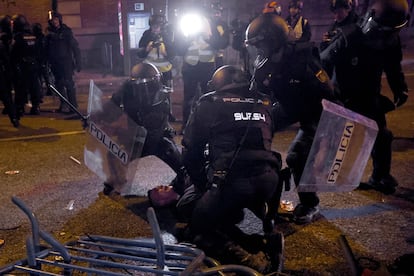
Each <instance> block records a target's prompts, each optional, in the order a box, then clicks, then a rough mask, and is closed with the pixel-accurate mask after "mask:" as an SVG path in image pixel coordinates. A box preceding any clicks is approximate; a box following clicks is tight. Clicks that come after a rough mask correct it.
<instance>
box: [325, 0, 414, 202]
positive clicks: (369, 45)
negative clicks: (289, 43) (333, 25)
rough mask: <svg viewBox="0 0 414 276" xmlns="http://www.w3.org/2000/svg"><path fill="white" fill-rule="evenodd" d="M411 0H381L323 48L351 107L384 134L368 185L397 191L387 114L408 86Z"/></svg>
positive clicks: (374, 153)
mask: <svg viewBox="0 0 414 276" xmlns="http://www.w3.org/2000/svg"><path fill="white" fill-rule="evenodd" d="M407 21H408V4H407V1H405V0H377V1H375V2H374V3H373V5H372V6H371V8H370V9H369V11H368V12H367V13H366V14H365V16H364V17H363V19H362V20H361V21H360V22H358V24H353V26H352V27H353V28H349V29H348V30H347V32H346V33H343V35H341V36H337V37H336V39H335V40H334V41H332V42H331V44H330V45H329V46H328V47H327V48H326V49H325V50H324V51H322V52H321V59H322V61H323V64H324V66H325V67H326V68H334V71H332V72H330V73H331V74H335V79H334V81H335V85H336V86H337V87H338V88H339V91H340V96H341V99H342V101H343V102H344V104H345V106H346V107H348V108H349V109H351V110H353V111H356V112H358V113H360V114H362V115H365V116H367V117H369V118H371V119H373V120H375V121H376V122H377V124H378V128H379V131H378V135H377V139H376V141H375V144H374V148H373V150H372V153H371V157H372V161H373V172H372V175H371V177H370V178H369V180H368V183H367V184H362V185H361V186H360V187H361V188H363V189H366V188H370V189H376V190H379V191H381V192H383V193H385V194H390V193H393V192H394V191H395V187H396V186H397V185H398V182H397V180H396V179H395V178H394V177H393V176H392V175H391V174H390V170H391V157H392V149H391V144H392V140H393V135H392V132H391V131H390V130H389V129H388V128H387V124H386V117H385V113H386V112H388V111H391V110H393V109H394V108H395V107H399V106H401V105H403V104H404V103H405V102H406V100H407V97H408V93H407V91H408V88H407V84H406V82H405V78H404V73H403V72H402V67H401V60H402V50H401V43H400V38H399V31H400V30H401V29H402V28H403V27H404V26H405V24H407ZM383 73H385V74H386V77H387V80H388V83H389V85H390V88H391V91H392V93H393V95H394V99H393V100H394V103H393V102H392V101H391V100H389V99H388V98H387V97H385V96H384V95H381V77H382V74H383Z"/></svg>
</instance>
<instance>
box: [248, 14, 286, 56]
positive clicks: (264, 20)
mask: <svg viewBox="0 0 414 276" xmlns="http://www.w3.org/2000/svg"><path fill="white" fill-rule="evenodd" d="M288 33H289V29H288V25H287V23H286V21H285V20H284V19H283V18H282V17H280V16H278V15H276V14H270V13H266V14H262V15H260V16H258V17H256V18H255V19H254V20H253V21H252V22H251V23H250V24H249V26H248V27H247V30H246V40H245V43H246V45H248V46H254V47H256V48H257V49H259V50H262V51H264V52H267V54H271V53H275V52H278V51H279V50H280V49H281V48H283V46H284V45H286V43H287V41H288Z"/></svg>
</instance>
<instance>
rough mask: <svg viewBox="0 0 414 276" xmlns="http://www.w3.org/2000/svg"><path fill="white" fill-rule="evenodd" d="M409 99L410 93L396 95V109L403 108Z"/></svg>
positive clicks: (403, 92) (404, 92)
mask: <svg viewBox="0 0 414 276" xmlns="http://www.w3.org/2000/svg"><path fill="white" fill-rule="evenodd" d="M407 99H408V92H407V91H402V92H401V93H399V94H395V95H394V104H395V106H396V107H399V106H402V105H403V104H404V103H405V102H406V101H407Z"/></svg>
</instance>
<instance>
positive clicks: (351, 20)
mask: <svg viewBox="0 0 414 276" xmlns="http://www.w3.org/2000/svg"><path fill="white" fill-rule="evenodd" d="M329 9H330V10H331V12H332V13H333V14H334V22H333V23H332V25H331V26H330V27H329V29H328V31H326V32H325V33H323V36H322V42H321V44H320V46H319V48H320V50H321V51H322V50H323V49H325V48H326V47H327V46H328V45H329V43H330V41H331V39H332V38H333V37H334V36H336V35H338V33H340V32H342V29H344V28H346V27H347V26H352V25H354V24H355V23H356V22H357V21H358V19H359V17H358V15H357V14H356V12H355V7H354V5H353V2H352V0H332V1H331V3H330V5H329ZM339 35H340V34H339Z"/></svg>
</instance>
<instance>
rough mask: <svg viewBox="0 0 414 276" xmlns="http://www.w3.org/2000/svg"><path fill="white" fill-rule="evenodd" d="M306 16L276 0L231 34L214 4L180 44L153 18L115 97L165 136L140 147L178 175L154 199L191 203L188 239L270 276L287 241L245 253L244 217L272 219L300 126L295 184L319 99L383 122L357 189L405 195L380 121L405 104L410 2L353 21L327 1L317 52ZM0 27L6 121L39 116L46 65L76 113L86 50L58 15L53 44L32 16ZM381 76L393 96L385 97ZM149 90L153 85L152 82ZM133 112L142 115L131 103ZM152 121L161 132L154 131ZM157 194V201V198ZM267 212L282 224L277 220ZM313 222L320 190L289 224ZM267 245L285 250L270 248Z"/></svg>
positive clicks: (379, 6)
mask: <svg viewBox="0 0 414 276" xmlns="http://www.w3.org/2000/svg"><path fill="white" fill-rule="evenodd" d="M304 8H305V7H304V5H303V1H299V0H292V1H290V2H289V5H288V7H287V11H288V15H287V16H285V17H283V16H282V14H283V11H284V10H283V6H281V5H280V4H278V3H277V2H276V1H271V2H269V3H266V5H265V6H264V9H263V11H262V14H260V15H258V16H257V17H255V18H254V19H253V20H252V21H251V22H249V24H242V23H240V22H236V21H234V22H233V23H234V24H233V26H232V27H233V28H231V27H229V26H227V24H226V23H225V22H224V21H223V19H222V18H221V12H222V7H221V6H220V5H218V3H216V2H214V3H213V4H212V6H209V7H206V9H205V10H204V11H205V13H204V18H201V19H199V20H200V22H197V21H195V20H198V19H196V18H194V17H193V18H190V19H189V20H190V21H188V22H187V24H192V25H197V24H198V23H199V24H200V29H199V30H197V32H194V33H191V32H184V31H183V32H177V33H174V35H171V30H169V25H168V24H167V22H166V20H165V17H164V16H163V15H159V14H155V15H152V16H151V17H150V21H149V26H150V28H149V29H148V30H146V31H145V32H144V34H143V36H142V38H141V40H140V42H139V47H140V49H139V51H138V56H139V58H140V59H141V63H140V64H139V65H135V66H134V67H133V69H132V73H131V79H130V80H128V81H127V82H126V83H125V84H124V85H123V87H122V88H121V90H119V91H118V92H117V93H114V95H113V97H112V100H113V101H114V102H115V103H116V104H118V105H120V106H121V105H122V107H123V108H125V112H127V113H128V114H129V115H130V116H132V117H134V120H135V122H136V123H137V124H141V125H144V126H147V128H148V130H151V131H152V133H155V134H156V135H155V134H154V135H155V139H154V140H153V141H152V143H150V142H148V143H147V142H146V144H145V145H144V152H145V154H147V155H149V154H155V155H157V156H161V159H163V160H167V161H166V162H167V163H171V164H170V165H171V167H173V169H174V171H176V172H177V174H178V175H179V178H180V179H178V180H176V182H174V185H172V189H156V190H153V191H151V193H150V194H149V195H150V200H151V201H152V203H153V204H154V205H156V206H160V205H170V204H171V203H177V209H180V208H183V207H184V209H186V211H188V206H191V212H190V213H187V214H186V218H187V219H188V221H189V225H190V227H189V230H190V232H191V233H190V237H191V241H192V242H194V243H195V244H197V245H199V246H200V247H201V248H203V249H204V250H206V252H208V253H211V254H217V255H219V256H220V257H223V258H224V257H228V256H229V254H232V256H236V257H237V258H236V259H237V261H238V262H240V263H242V264H246V265H248V266H251V267H253V268H255V269H257V270H258V271H260V272H262V273H269V272H272V271H276V270H280V264H281V261H282V260H281V256H280V255H281V253H282V251H283V237H281V236H280V235H276V234H275V233H273V234H274V235H270V234H269V231H268V228H267V229H266V231H265V232H266V235H265V236H264V237H261V238H260V242H258V243H257V244H260V246H262V247H261V248H259V249H257V248H255V249H251V248H250V247H249V246H245V247H244V246H243V242H242V240H244V237H242V235H241V234H240V232H239V230H238V229H237V227H236V226H235V225H236V224H237V223H239V222H240V221H241V220H242V219H243V214H242V210H243V208H249V209H251V210H252V211H253V212H254V213H255V214H257V216H258V217H259V218H261V219H262V220H263V222H264V224H263V225H264V228H265V227H266V226H267V224H266V223H268V221H266V220H268V219H269V215H268V213H269V208H267V207H268V206H269V205H271V202H270V201H273V203H274V202H276V204H277V206H278V200H280V193H281V186H282V185H283V179H282V178H283V176H282V175H281V169H282V167H281V164H282V160H281V159H280V158H281V157H280V154H277V153H274V152H272V150H271V143H272V139H273V135H274V134H275V133H276V132H277V131H279V130H281V129H284V128H285V127H287V126H290V125H292V124H296V123H298V125H299V128H298V131H297V134H296V137H295V138H294V139H293V140H292V141H291V144H290V147H289V149H288V154H287V158H286V160H285V162H286V164H287V167H288V171H289V173H290V174H292V176H293V180H294V182H295V184H296V185H299V181H300V178H301V176H302V174H303V170H304V167H305V163H306V160H307V158H308V155H309V152H310V149H311V146H312V143H313V140H314V136H315V132H316V128H317V126H318V123H319V118H320V115H321V112H322V104H321V102H322V99H327V100H330V101H332V102H335V103H338V104H340V105H343V106H345V107H347V108H349V109H351V110H353V111H355V112H358V113H360V114H362V115H365V116H367V117H369V118H371V119H373V120H375V121H376V122H377V124H378V127H379V134H378V137H377V140H376V142H375V145H374V149H373V151H372V160H373V172H372V175H371V177H370V179H369V181H368V183H366V184H365V185H362V186H361V187H360V188H362V189H375V190H378V191H380V192H383V193H384V194H391V193H393V192H394V191H395V188H396V186H398V181H397V180H396V179H395V178H394V177H393V176H392V175H391V172H390V170H391V155H392V152H391V143H392V139H393V136H392V132H391V131H390V130H389V129H388V128H387V125H386V120H385V113H386V112H389V111H391V110H393V109H395V108H396V107H399V106H401V105H402V104H404V103H405V102H406V100H407V97H408V93H407V92H408V87H407V84H406V82H405V79H404V74H403V72H402V68H401V60H402V51H401V44H400V40H399V31H400V30H401V29H402V28H403V27H404V26H405V25H406V24H407V21H408V4H407V2H406V1H405V0H377V1H374V4H373V5H372V7H370V8H371V9H370V10H368V12H367V13H365V14H358V13H357V12H356V10H355V5H354V3H353V1H352V0H332V1H330V4H329V9H330V11H331V12H332V13H333V15H334V19H333V23H332V26H330V27H329V29H327V30H326V32H325V33H324V34H323V37H322V38H321V41H322V42H321V43H320V45H316V44H315V43H314V42H312V40H311V39H312V31H311V23H312V22H309V20H308V19H307V18H306V17H305V16H304V15H303V14H302V11H303V9H304ZM12 22H13V24H12ZM0 24H1V25H0V27H1V41H0V43H1V44H0V51H1V52H0V58H1V68H0V69H1V71H0V73H1V75H0V84H1V87H0V89H1V99H2V101H3V103H4V106H5V109H4V110H3V113H4V114H8V116H9V118H10V120H11V123H12V124H13V125H14V126H15V127H18V126H19V119H20V118H21V116H23V115H24V114H25V110H24V108H25V105H26V104H27V103H28V101H29V100H30V102H31V109H30V111H29V114H31V115H38V114H39V113H40V105H41V102H42V96H43V95H42V93H41V91H42V90H41V89H40V81H41V78H42V77H43V78H45V76H47V71H48V69H47V66H50V69H51V72H52V73H53V76H54V80H55V84H56V86H57V88H58V90H60V91H65V94H64V95H65V97H66V98H67V99H68V101H69V102H70V103H71V104H72V105H73V106H75V107H77V101H76V91H75V86H74V82H73V78H72V76H73V72H74V71H75V70H76V71H78V72H79V71H80V70H81V62H80V51H79V47H78V45H77V42H76V40H75V38H74V37H73V34H72V32H71V30H70V28H69V27H67V26H66V25H65V24H63V22H62V17H61V15H59V14H58V13H51V14H50V20H49V26H48V28H47V32H46V34H45V35H44V34H43V33H42V27H41V26H40V25H39V24H33V25H30V24H29V22H28V21H27V19H26V18H25V17H24V16H23V15H16V16H13V17H9V16H5V17H3V18H2V19H1V21H0ZM231 30H233V33H232V31H231ZM240 31H242V32H243V35H240ZM232 34H233V36H232ZM244 34H245V36H244ZM231 38H232V39H231ZM345 42H346V43H345ZM230 45H231V46H233V48H234V49H235V50H237V51H239V52H240V53H241V54H242V56H243V58H246V62H245V63H244V64H243V66H241V67H242V68H237V67H235V66H226V65H225V64H224V56H223V55H224V53H223V50H224V49H226V48H227V47H229V46H230ZM246 47H253V48H255V53H256V54H255V56H251V55H250V56H249V53H250V52H249V51H248V50H247V49H246ZM52 49H53V50H52ZM177 56H179V57H181V58H182V67H181V74H182V78H183V93H184V100H183V103H182V108H183V109H182V112H183V114H182V118H183V119H182V125H181V134H183V142H182V145H183V155H182V158H183V160H181V156H179V157H177V156H176V155H174V156H173V157H177V158H175V159H174V160H172V161H171V157H172V156H171V152H174V153H177V150H176V147H173V148H174V149H173V150H171V148H170V147H168V146H165V147H163V146H161V145H162V144H163V143H167V144H171V143H174V141H173V140H172V137H173V136H172V135H173V134H172V132H171V131H169V132H168V131H167V132H165V130H166V129H168V128H170V126H169V124H168V123H167V118H168V119H169V121H170V122H171V121H175V120H176V118H175V116H174V114H173V112H172V108H171V99H170V94H169V93H171V92H172V88H173V75H172V69H173V66H174V65H173V64H174V62H173V59H174V58H175V57H177ZM223 65H224V66H223ZM150 71H151V73H148V72H150ZM383 72H385V74H386V76H387V80H388V82H389V84H390V87H391V91H392V93H393V95H394V99H393V100H389V99H388V98H385V97H384V96H382V95H381V75H382V73H383ZM148 74H149V75H148ZM151 83H154V84H155V86H154V87H153V86H148V85H149V84H151ZM168 88H169V89H168ZM12 89H14V91H15V93H14V97H13V96H12ZM137 93H141V94H142V95H144V94H145V97H147V98H143V96H142V95H141V96H140V95H138V94H137ZM151 93H152V94H151ZM148 97H149V98H148ZM129 99H130V101H129ZM143 100H147V101H146V102H145V101H143ZM133 103H136V104H137V106H131V104H133ZM138 105H141V106H138ZM65 108H66V107H65V106H64V102H61V105H60V107H59V109H58V110H57V111H58V112H70V110H65ZM154 114H155V115H154ZM157 114H158V115H157ZM160 114H162V117H161V115H160ZM157 116H158V117H157ZM154 118H155V119H154ZM155 120H158V121H159V122H160V123H159V124H156V125H155V126H154V122H158V121H155ZM148 122H150V123H152V124H149V123H148ZM166 137H167V138H168V139H167V140H166V139H164V138H166ZM148 141H150V140H148ZM168 154H170V155H168ZM170 161H171V162H170ZM290 174H289V175H290ZM184 179H187V180H188V179H189V180H190V181H189V182H186V181H185V180H184ZM183 182H185V183H183ZM188 183H190V185H188ZM112 184H113V183H105V189H106V190H104V192H105V194H109V193H111V192H112V190H113V186H114V185H112ZM190 186H191V187H192V189H189V187H190ZM163 193H167V196H171V200H170V199H168V198H167V200H166V198H165V197H163V196H162V194H163ZM160 198H162V202H163V203H162V204H160V202H157V200H159V199H160ZM188 198H191V200H187V199H188ZM191 201H194V202H191ZM189 202H191V204H189ZM266 206H267V207H266ZM266 208H267V209H266ZM265 209H266V210H268V211H267V212H266V211H263V210H265ZM272 215H273V216H277V211H276V212H275V213H274V214H272ZM318 215H319V198H318V195H317V194H316V193H315V192H299V204H298V205H297V206H296V207H295V209H294V211H293V221H294V222H296V223H297V224H304V223H310V222H312V221H314V220H315V219H316V218H317V217H318ZM270 219H273V220H275V217H273V218H270ZM270 232H271V231H270ZM235 237H237V238H235ZM257 244H256V245H257ZM269 244H270V245H271V246H274V247H277V248H278V249H277V250H275V249H274V248H269ZM249 250H253V251H249ZM260 254H263V256H264V258H265V259H267V262H265V263H264V264H263V263H261V264H257V263H256V261H255V260H254V259H250V257H251V256H253V255H260Z"/></svg>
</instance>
